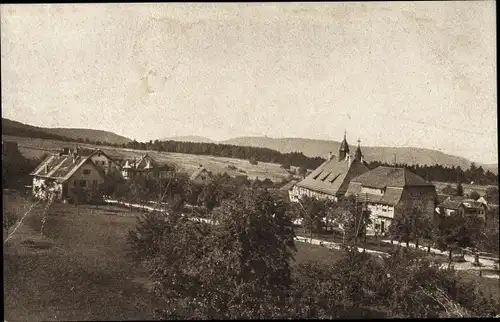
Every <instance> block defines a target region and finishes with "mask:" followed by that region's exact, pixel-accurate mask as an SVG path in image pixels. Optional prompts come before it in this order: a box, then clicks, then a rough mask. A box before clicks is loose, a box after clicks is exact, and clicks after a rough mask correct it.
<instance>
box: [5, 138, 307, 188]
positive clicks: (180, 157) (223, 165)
mask: <svg viewBox="0 0 500 322" xmlns="http://www.w3.org/2000/svg"><path fill="white" fill-rule="evenodd" d="M2 139H3V140H8V141H16V142H18V144H19V151H20V152H21V153H22V154H23V155H24V156H25V157H27V158H29V159H34V158H41V157H42V156H43V155H44V154H47V153H49V151H48V150H54V149H60V148H63V147H72V148H74V147H76V146H77V145H78V146H80V147H85V148H99V149H101V150H102V151H104V152H105V153H106V154H108V155H109V156H110V157H111V158H118V159H134V158H137V159H139V158H140V157H141V156H142V155H144V154H145V153H148V154H149V155H150V156H151V157H152V158H153V159H155V160H156V161H157V162H158V163H159V164H173V165H175V166H176V167H177V168H178V169H179V170H180V171H182V172H186V173H188V174H190V173H192V172H193V171H194V170H195V169H196V168H198V167H199V166H200V165H203V166H204V167H205V168H206V169H207V170H208V171H212V172H213V173H224V172H226V173H227V174H229V175H230V176H232V177H234V176H237V175H246V176H248V178H249V179H255V178H259V179H260V180H262V179H265V178H269V179H270V180H272V181H273V182H280V181H281V180H283V179H285V178H287V177H288V176H289V173H288V172H287V170H285V169H282V168H281V167H280V164H276V163H268V162H259V163H258V164H257V165H252V164H250V162H249V161H248V160H242V159H234V158H224V157H214V156H209V155H195V154H184V153H170V152H158V151H140V150H133V149H124V148H116V147H110V146H96V145H92V144H85V143H74V142H63V141H56V140H46V139H34V138H27V137H16V136H9V135H3V136H2ZM233 167H234V168H233ZM292 168H294V169H295V170H297V169H296V167H292Z"/></svg>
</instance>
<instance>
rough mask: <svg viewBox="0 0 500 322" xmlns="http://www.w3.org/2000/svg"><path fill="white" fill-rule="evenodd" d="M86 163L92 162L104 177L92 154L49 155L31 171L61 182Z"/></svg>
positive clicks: (34, 174)
mask: <svg viewBox="0 0 500 322" xmlns="http://www.w3.org/2000/svg"><path fill="white" fill-rule="evenodd" d="M85 163H90V164H92V165H93V166H94V168H95V169H96V170H97V171H98V172H99V173H100V174H101V175H102V176H103V177H104V173H103V171H102V170H101V168H99V167H98V166H96V165H95V164H94V162H92V160H91V159H90V156H86V157H83V156H76V157H73V156H71V155H63V156H61V155H59V154H53V155H49V156H48V157H47V158H46V159H45V160H43V161H42V163H40V164H39V165H38V167H36V168H35V170H33V172H31V175H32V176H37V177H43V178H52V179H55V180H57V181H59V182H64V181H66V180H68V179H69V178H71V176H72V175H73V174H74V173H75V172H76V171H77V170H78V169H79V168H80V167H81V166H82V165H83V164H85Z"/></svg>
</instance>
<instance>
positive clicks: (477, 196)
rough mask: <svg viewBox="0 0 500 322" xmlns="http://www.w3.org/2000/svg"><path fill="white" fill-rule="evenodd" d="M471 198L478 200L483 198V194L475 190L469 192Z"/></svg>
mask: <svg viewBox="0 0 500 322" xmlns="http://www.w3.org/2000/svg"><path fill="white" fill-rule="evenodd" d="M469 198H471V199H474V200H477V199H479V198H481V195H480V194H479V192H477V191H475V190H473V191H471V192H470V193H469Z"/></svg>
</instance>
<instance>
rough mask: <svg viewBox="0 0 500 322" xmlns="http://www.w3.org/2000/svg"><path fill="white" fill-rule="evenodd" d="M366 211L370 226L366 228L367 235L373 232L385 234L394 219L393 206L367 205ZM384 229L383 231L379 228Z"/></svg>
mask: <svg viewBox="0 0 500 322" xmlns="http://www.w3.org/2000/svg"><path fill="white" fill-rule="evenodd" d="M366 206H367V208H368V210H370V219H371V221H372V224H371V225H370V226H369V227H368V229H367V230H368V234H374V233H375V230H378V232H379V233H383V232H387V231H388V229H389V226H390V225H391V223H392V221H393V219H394V206H391V205H384V204H376V203H368V204H367V205H366ZM382 227H383V228H384V231H382V230H381V228H382Z"/></svg>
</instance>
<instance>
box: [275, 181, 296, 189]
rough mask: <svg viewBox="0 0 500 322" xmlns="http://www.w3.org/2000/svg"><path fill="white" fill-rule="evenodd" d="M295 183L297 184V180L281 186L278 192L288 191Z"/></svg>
mask: <svg viewBox="0 0 500 322" xmlns="http://www.w3.org/2000/svg"><path fill="white" fill-rule="evenodd" d="M297 182H298V181H297V180H292V181H290V182H288V183H286V184H285V185H283V186H282V187H281V188H280V189H279V190H280V191H290V190H292V189H293V187H294V186H295V185H296V184H297Z"/></svg>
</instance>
